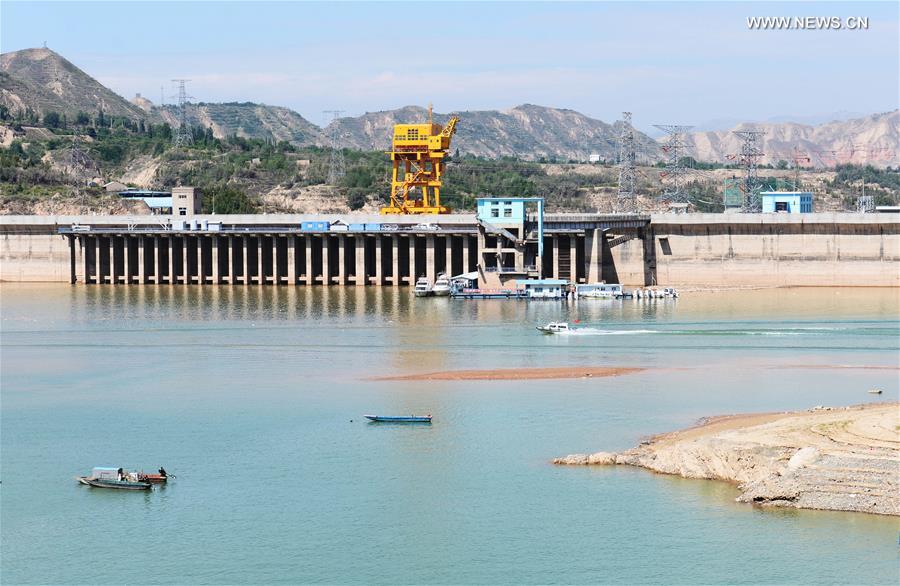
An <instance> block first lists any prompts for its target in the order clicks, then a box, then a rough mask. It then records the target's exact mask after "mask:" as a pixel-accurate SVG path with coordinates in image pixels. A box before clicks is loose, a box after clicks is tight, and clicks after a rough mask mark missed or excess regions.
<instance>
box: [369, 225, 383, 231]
mask: <svg viewBox="0 0 900 586" xmlns="http://www.w3.org/2000/svg"><path fill="white" fill-rule="evenodd" d="M366 232H381V224H366Z"/></svg>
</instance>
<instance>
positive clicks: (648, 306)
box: [0, 284, 900, 584]
mask: <svg viewBox="0 0 900 586" xmlns="http://www.w3.org/2000/svg"><path fill="white" fill-rule="evenodd" d="M0 294H2V306H0V310H2V311H0V317H2V322H0V353H2V354H0V359H2V363H0V366H2V370H0V385H2V396H0V398H2V404H0V424H2V435H0V448H2V454H0V473H2V484H0V522H2V525H0V528H2V535H0V553H2V558H0V560H2V565H0V581H2V583H3V584H19V583H21V584H28V583H32V584H36V583H42V584H44V583H122V582H137V583H162V584H173V583H179V584H213V583H234V584H238V583H239V584H251V583H252V584H269V583H341V584H348V583H385V584H396V583H415V584H423V583H455V584H460V583H492V584H525V583H540V584H550V583H567V584H595V583H612V582H617V583H623V582H624V583H658V584H679V583H803V584H831V583H853V584H896V583H897V581H898V577H900V576H898V529H900V523H898V520H897V519H896V518H888V517H879V516H874V515H863V514H851V513H837V512H821V511H800V510H788V509H769V508H765V509H764V508H758V507H754V506H751V505H746V504H739V503H736V502H735V501H734V498H735V496H736V495H737V491H736V489H735V488H734V487H733V486H731V485H729V484H726V483H720V482H712V481H703V480H685V479H680V478H675V477H669V476H663V475H656V474H652V473H649V472H647V471H644V470H639V469H631V468H625V467H613V468H572V467H554V466H552V465H550V464H549V461H550V460H551V459H552V458H553V457H556V456H560V455H565V454H569V453H574V452H585V451H599V450H619V449H625V448H628V447H631V446H633V445H636V444H637V443H638V442H639V441H640V440H641V438H642V437H644V436H646V435H649V434H654V433H659V432H663V431H669V430H674V429H677V428H681V427H685V426H689V425H691V424H693V423H695V422H696V421H697V419H698V418H700V417H704V416H708V415H716V414H725V413H739V412H753V411H778V410H792V409H808V408H810V407H813V406H815V405H849V404H858V403H864V402H869V401H895V400H897V399H898V394H900V385H898V370H897V367H898V355H900V325H898V318H900V316H898V305H900V299H898V292H897V290H892V289H853V290H850V289H786V290H769V291H739V292H720V293H685V294H683V295H682V297H681V298H680V299H677V300H666V301H663V300H658V301H625V302H617V301H602V300H594V301H579V302H577V303H576V302H568V303H559V302H533V303H528V302H516V301H508V302H507V301H452V300H448V299H416V298H414V297H413V296H412V295H411V292H410V291H407V290H405V289H404V290H399V291H394V290H391V289H389V288H388V289H375V288H367V289H355V288H344V289H341V288H329V289H323V288H310V289H305V288H270V287H259V288H240V287H234V288H230V287H217V288H198V287H171V288H170V287H152V286H147V287H108V286H90V287H85V286H75V287H69V286H62V285H52V286H50V285H47V286H43V285H40V286H39V285H29V286H25V285H10V284H4V285H3V286H2V290H0ZM557 319H563V320H569V321H570V322H572V323H574V322H575V320H579V322H580V323H579V324H578V325H580V326H582V329H581V330H580V333H578V334H576V335H569V336H543V335H541V334H539V333H538V332H536V331H535V329H534V326H535V325H536V324H539V323H545V322H547V321H550V320H557ZM567 365H590V366H638V367H642V368H644V369H645V370H643V371H641V372H637V373H634V374H628V375H625V376H619V377H611V378H584V379H570V380H532V381H442V382H420V381H374V380H369V379H370V378H371V377H373V376H377V375H385V374H393V373H410V372H419V371H436V370H450V369H472V368H514V367H541V366H548V367H549V366H567ZM863 367H865V368H863ZM874 387H877V388H881V389H883V390H884V394H883V395H880V396H877V395H870V394H868V393H867V390H868V389H870V388H874ZM364 413H378V414H410V413H432V414H433V415H434V424H433V425H431V426H392V425H377V424H369V423H366V422H364V420H363V418H362V415H363V414H364ZM160 465H162V466H165V468H166V469H167V470H168V471H169V472H170V473H173V474H175V475H177V479H175V480H173V481H172V482H171V483H170V484H169V485H168V486H166V487H164V488H161V489H157V490H154V491H152V492H148V493H132V492H126V491H109V490H102V489H92V488H89V487H86V486H80V485H78V484H77V483H76V482H75V480H74V479H73V477H74V476H76V475H81V474H86V473H88V472H89V471H90V468H91V467H92V466H124V467H126V468H132V469H135V468H137V469H140V468H143V469H145V470H147V471H151V470H155V469H156V468H157V467H159V466H160Z"/></svg>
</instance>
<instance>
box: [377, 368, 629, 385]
mask: <svg viewBox="0 0 900 586" xmlns="http://www.w3.org/2000/svg"><path fill="white" fill-rule="evenodd" d="M642 370H644V369H643V368H630V367H616V366H562V367H553V368H492V369H487V370H442V371H437V372H422V373H414V374H401V375H387V376H375V377H370V378H368V379H367V380H380V381H384V380H392V381H400V380H411V381H417V380H535V379H554V378H591V377H607V376H622V375H625V374H631V373H633V372H640V371H642Z"/></svg>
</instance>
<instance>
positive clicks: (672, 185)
mask: <svg viewBox="0 0 900 586" xmlns="http://www.w3.org/2000/svg"><path fill="white" fill-rule="evenodd" d="M653 126H654V127H656V128H658V129H660V130H662V131H663V132H665V133H666V134H667V135H669V137H668V138H667V139H666V142H664V143H663V146H662V150H663V152H664V153H666V170H665V171H663V172H662V173H661V174H660V178H661V179H665V183H666V189H665V191H664V192H663V194H662V196H661V197H660V199H662V200H663V201H669V202H674V203H687V202H688V199H689V198H690V195H689V194H688V193H687V192H685V191H683V189H684V187H683V184H684V181H682V179H681V178H682V177H684V175H685V174H686V170H685V168H684V166H682V164H681V157H682V156H683V155H684V149H685V147H686V146H687V145H686V144H685V142H684V139H683V136H682V135H684V133H686V132H688V131H689V130H690V129H691V128H693V126H684V125H681V124H654V125H653Z"/></svg>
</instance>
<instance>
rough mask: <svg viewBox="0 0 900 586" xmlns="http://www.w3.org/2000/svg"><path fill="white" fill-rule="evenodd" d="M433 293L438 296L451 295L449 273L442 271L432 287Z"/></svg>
mask: <svg viewBox="0 0 900 586" xmlns="http://www.w3.org/2000/svg"><path fill="white" fill-rule="evenodd" d="M431 294H432V295H435V296H437V297H446V296H447V295H450V279H448V278H447V275H445V274H444V273H440V274H439V275H438V276H437V279H435V281H434V287H432V288H431Z"/></svg>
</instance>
